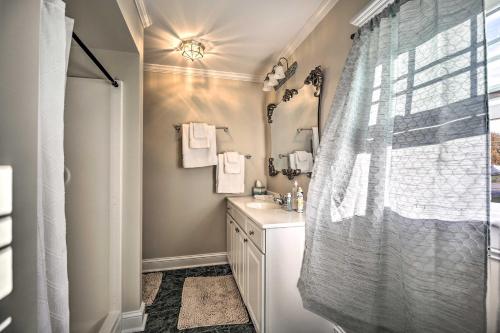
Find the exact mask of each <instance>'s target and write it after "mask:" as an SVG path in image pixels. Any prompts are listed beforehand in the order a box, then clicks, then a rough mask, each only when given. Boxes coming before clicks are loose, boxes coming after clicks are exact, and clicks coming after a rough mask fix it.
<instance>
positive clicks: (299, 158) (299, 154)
mask: <svg viewBox="0 0 500 333" xmlns="http://www.w3.org/2000/svg"><path fill="white" fill-rule="evenodd" d="M295 156H296V158H295V163H296V166H297V169H300V171H301V172H302V173H306V172H312V167H313V157H312V154H311V153H308V152H307V151H303V150H298V151H296V152H295Z"/></svg>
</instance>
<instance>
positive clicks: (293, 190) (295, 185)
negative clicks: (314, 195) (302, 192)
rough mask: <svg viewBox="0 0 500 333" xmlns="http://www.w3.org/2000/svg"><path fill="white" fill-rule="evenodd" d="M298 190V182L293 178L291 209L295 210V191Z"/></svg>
mask: <svg viewBox="0 0 500 333" xmlns="http://www.w3.org/2000/svg"><path fill="white" fill-rule="evenodd" d="M298 191H299V183H298V182H297V181H296V180H295V181H294V182H293V188H292V209H293V210H297V192H298Z"/></svg>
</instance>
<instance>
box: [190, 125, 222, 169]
mask: <svg viewBox="0 0 500 333" xmlns="http://www.w3.org/2000/svg"><path fill="white" fill-rule="evenodd" d="M206 130H207V137H208V141H209V143H210V144H209V147H208V148H205V149H200V148H195V149H192V148H191V147H190V146H189V132H190V126H189V124H183V125H182V165H183V167H184V168H200V167H205V166H210V165H217V145H216V138H215V126H211V125H207V128H206Z"/></svg>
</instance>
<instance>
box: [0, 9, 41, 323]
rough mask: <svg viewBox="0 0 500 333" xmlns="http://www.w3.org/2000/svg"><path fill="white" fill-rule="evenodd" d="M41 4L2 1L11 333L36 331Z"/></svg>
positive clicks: (1, 305)
mask: <svg viewBox="0 0 500 333" xmlns="http://www.w3.org/2000/svg"><path fill="white" fill-rule="evenodd" d="M39 25H40V1H37V0H30V1H28V0H26V1H11V0H0V45H1V50H0V73H1V80H0V165H3V164H7V165H9V164H10V165H12V166H13V168H14V193H13V194H14V197H13V200H14V202H13V214H12V219H13V224H12V226H13V240H12V248H13V259H14V262H13V266H14V273H13V274H14V275H13V277H14V290H13V292H12V293H11V294H10V295H9V296H7V297H6V298H4V299H2V300H1V301H0V314H1V315H0V321H3V320H4V319H5V318H7V316H9V315H10V316H12V320H13V321H12V324H11V325H10V326H9V328H7V330H6V332H36V322H37V320H36V319H37V317H36V311H37V307H36V304H37V302H36V244H37V223H36V221H37V145H38V82H39V80H38V39H39Z"/></svg>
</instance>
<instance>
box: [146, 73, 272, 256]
mask: <svg viewBox="0 0 500 333" xmlns="http://www.w3.org/2000/svg"><path fill="white" fill-rule="evenodd" d="M189 121H200V122H208V123H211V124H215V125H226V126H229V128H230V133H229V134H226V133H224V132H223V131H217V149H218V150H219V151H227V150H237V151H240V152H241V153H245V154H251V155H253V158H252V159H251V160H247V161H246V166H245V172H246V174H245V178H246V184H245V189H246V194H250V191H251V186H252V185H253V182H254V181H255V179H260V180H261V181H265V173H264V167H265V155H264V115H263V113H262V91H261V85H260V84H256V83H249V82H240V81H232V80H222V79H213V78H205V77H188V76H183V75H178V74H161V73H153V72H145V74H144V204H143V205H144V215H143V222H144V225H143V227H144V233H143V253H144V258H145V259H147V258H161V257H172V256H182V255H192V254H202V253H213V252H225V251H226V241H225V237H226V231H225V202H224V198H225V195H223V194H215V193H214V167H205V168H194V169H183V168H182V167H181V154H180V144H181V141H180V140H179V138H178V137H177V135H176V132H175V130H174V128H173V124H179V123H184V122H189Z"/></svg>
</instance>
